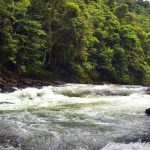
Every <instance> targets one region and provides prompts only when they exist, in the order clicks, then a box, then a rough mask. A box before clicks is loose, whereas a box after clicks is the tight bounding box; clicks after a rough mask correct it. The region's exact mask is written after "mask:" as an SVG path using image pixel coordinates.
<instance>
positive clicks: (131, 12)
mask: <svg viewBox="0 0 150 150" xmlns="http://www.w3.org/2000/svg"><path fill="white" fill-rule="evenodd" d="M149 14H150V3H149V1H143V0H0V76H3V77H7V78H10V77H11V78H16V79H17V78H20V77H30V78H37V79H41V80H42V79H46V80H58V79H59V80H64V81H71V82H81V83H92V82H97V81H99V82H101V81H102V82H113V83H122V84H149V83H150V45H149V44H150V28H149V26H150V15H149ZM12 76H13V77H12Z"/></svg>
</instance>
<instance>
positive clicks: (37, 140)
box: [0, 84, 150, 150]
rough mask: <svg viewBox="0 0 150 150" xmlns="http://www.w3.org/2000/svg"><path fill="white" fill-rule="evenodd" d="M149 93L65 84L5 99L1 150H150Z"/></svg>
mask: <svg viewBox="0 0 150 150" xmlns="http://www.w3.org/2000/svg"><path fill="white" fill-rule="evenodd" d="M149 107H150V94H149V93H148V87H142V86H128V85H112V84H110V85H107V84H106V85H90V84H89V85H88V84H65V85H61V86H48V87H42V88H40V89H38V88H26V89H16V91H15V92H12V93H0V150H150V117H149V116H146V115H145V114H144V111H145V109H146V108H149Z"/></svg>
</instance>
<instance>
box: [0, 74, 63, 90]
mask: <svg viewBox="0 0 150 150" xmlns="http://www.w3.org/2000/svg"><path fill="white" fill-rule="evenodd" d="M64 83H65V82H64V81H58V80H54V81H48V80H39V79H36V78H35V79H33V78H27V77H26V78H19V79H9V78H7V77H0V91H1V92H2V93H3V92H13V91H15V89H16V88H26V87H36V88H39V87H42V86H49V85H62V84H64Z"/></svg>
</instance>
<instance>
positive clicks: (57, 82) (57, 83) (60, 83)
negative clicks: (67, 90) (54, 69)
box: [54, 81, 65, 85]
mask: <svg viewBox="0 0 150 150" xmlns="http://www.w3.org/2000/svg"><path fill="white" fill-rule="evenodd" d="M54 84H55V85H63V84H65V82H64V81H54Z"/></svg>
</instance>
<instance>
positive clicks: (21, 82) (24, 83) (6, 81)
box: [0, 76, 150, 93]
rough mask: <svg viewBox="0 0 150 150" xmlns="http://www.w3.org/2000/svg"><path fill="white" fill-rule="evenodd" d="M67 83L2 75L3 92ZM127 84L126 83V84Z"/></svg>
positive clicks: (1, 89)
mask: <svg viewBox="0 0 150 150" xmlns="http://www.w3.org/2000/svg"><path fill="white" fill-rule="evenodd" d="M65 83H67V82H66V81H63V80H61V79H58V80H47V79H38V78H31V77H20V78H17V79H16V78H10V77H9V78H8V77H6V76H0V91H1V92H2V93H4V92H13V91H15V90H16V88H22V89H24V88H26V87H36V88H40V87H42V86H50V85H52V86H54V85H55V86H57V85H63V84H65ZM70 83H81V84H86V82H80V81H79V82H77V81H71V82H70ZM89 84H97V85H103V84H121V83H109V82H102V81H97V82H94V81H91V82H90V83H89ZM124 85H126V84H124ZM128 85H137V84H128ZM141 85H142V86H148V87H150V85H149V84H141Z"/></svg>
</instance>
